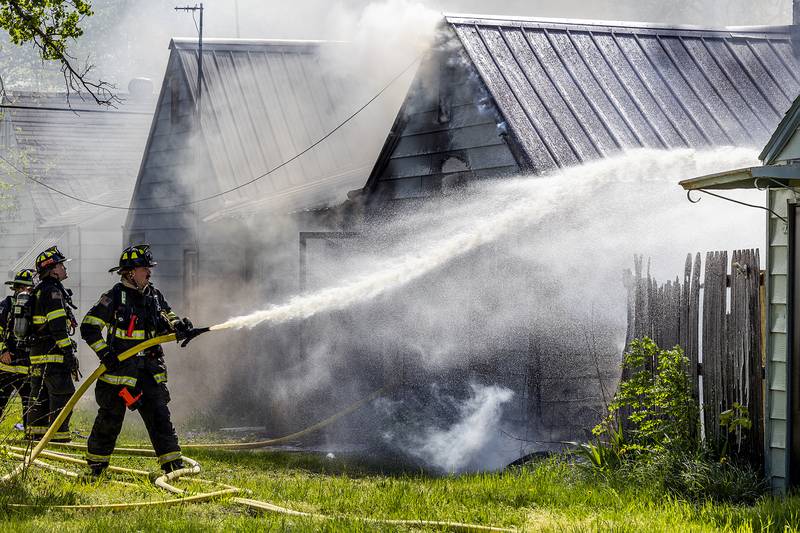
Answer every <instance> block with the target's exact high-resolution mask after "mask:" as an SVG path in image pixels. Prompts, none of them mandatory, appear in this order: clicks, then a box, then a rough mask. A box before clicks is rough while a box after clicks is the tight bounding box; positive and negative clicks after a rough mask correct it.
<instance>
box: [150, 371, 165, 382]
mask: <svg viewBox="0 0 800 533" xmlns="http://www.w3.org/2000/svg"><path fill="white" fill-rule="evenodd" d="M153 379H154V380H156V383H164V382H165V381H167V373H166V372H160V373H158V374H153Z"/></svg>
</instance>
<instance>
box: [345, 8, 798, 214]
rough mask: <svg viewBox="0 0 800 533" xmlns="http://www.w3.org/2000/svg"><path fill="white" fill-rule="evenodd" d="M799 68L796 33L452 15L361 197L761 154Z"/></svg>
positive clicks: (375, 201) (390, 198) (389, 199)
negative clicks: (560, 171)
mask: <svg viewBox="0 0 800 533" xmlns="http://www.w3.org/2000/svg"><path fill="white" fill-rule="evenodd" d="M797 68H798V61H797V57H796V55H795V52H794V49H793V46H792V41H791V27H790V26H780V27H758V28H718V29H714V28H700V27H689V26H678V27H675V26H664V25H657V24H639V23H627V22H601V21H580V20H554V19H538V18H527V17H488V16H472V15H446V16H445V17H444V20H443V21H442V25H441V32H440V38H439V42H438V43H437V44H436V45H435V46H434V47H433V49H432V50H431V52H430V53H429V54H428V56H427V57H426V58H425V60H424V62H423V63H422V65H421V66H420V68H419V70H418V74H417V78H416V80H415V81H414V83H413V84H412V87H411V89H410V91H409V93H408V95H407V97H406V99H405V101H404V103H403V106H402V108H401V110H400V113H399V114H398V115H397V118H396V120H395V123H394V125H393V126H392V129H391V131H390V132H389V135H388V137H387V139H386V142H385V144H384V146H383V149H382V150H381V153H380V156H379V157H378V161H377V163H376V165H375V166H374V167H373V168H372V172H371V173H370V177H369V180H368V181H367V183H366V186H365V187H364V188H363V190H362V192H361V195H362V198H364V199H365V200H366V201H367V203H368V204H370V205H373V206H376V207H377V208H378V209H386V208H387V206H388V205H391V204H393V203H396V201H400V202H402V201H404V200H409V199H413V198H423V197H429V196H434V195H436V194H439V193H445V194H446V193H447V191H448V190H449V189H450V188H452V187H454V186H457V185H458V184H459V183H463V182H464V181H468V180H472V179H481V178H492V177H496V176H504V175H510V174H518V173H521V172H523V173H534V174H540V173H544V172H547V171H549V170H553V169H556V168H561V167H565V166H570V165H578V164H581V163H584V162H587V161H590V160H592V159H597V158H602V157H607V156H609V155H612V154H615V153H618V152H620V151H622V150H627V149H631V148H640V147H646V148H661V149H672V148H684V147H691V148H702V147H706V146H717V145H736V146H750V145H753V146H761V145H763V143H764V142H765V141H766V140H767V138H768V137H769V135H770V133H771V132H772V130H773V129H774V127H775V125H777V124H778V122H779V121H780V119H781V117H782V115H783V111H784V110H785V109H786V108H787V107H788V106H789V104H790V103H791V100H792V99H793V98H794V96H795V95H796V94H797V90H798V89H799V88H800V85H798V83H799V82H798V79H799V78H798V75H797Z"/></svg>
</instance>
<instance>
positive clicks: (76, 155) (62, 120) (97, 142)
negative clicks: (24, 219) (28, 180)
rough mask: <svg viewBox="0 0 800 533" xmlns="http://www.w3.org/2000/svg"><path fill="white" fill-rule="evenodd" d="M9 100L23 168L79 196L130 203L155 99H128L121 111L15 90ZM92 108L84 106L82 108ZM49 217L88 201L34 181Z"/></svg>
mask: <svg viewBox="0 0 800 533" xmlns="http://www.w3.org/2000/svg"><path fill="white" fill-rule="evenodd" d="M4 103H6V104H9V105H12V106H18V107H11V108H8V109H6V110H5V111H6V113H7V115H8V117H9V119H10V121H11V122H12V124H13V128H14V134H15V137H16V143H17V146H16V149H17V151H18V153H17V156H18V157H17V159H19V160H22V161H24V167H25V168H24V170H26V171H27V172H28V173H30V174H31V175H33V176H34V177H36V178H38V179H41V180H42V181H44V182H46V183H47V184H48V185H50V186H52V187H54V188H56V189H59V190H61V191H64V192H66V193H68V194H71V195H73V196H76V197H78V198H82V199H87V200H97V199H98V198H100V197H101V196H102V197H103V198H104V199H106V200H108V201H109V202H108V203H111V204H114V205H120V206H127V205H128V204H129V202H130V198H131V191H132V190H133V186H134V184H135V181H136V174H137V171H138V170H139V164H140V162H141V158H142V151H143V149H144V144H145V141H146V139H147V132H148V129H149V126H150V121H151V120H152V108H153V104H154V102H153V101H151V100H147V101H144V102H142V101H135V100H133V99H127V100H124V101H123V103H121V104H120V105H119V106H118V110H113V109H109V110H102V111H101V110H98V109H94V108H89V105H88V104H81V103H80V102H76V101H75V99H74V98H73V101H72V105H73V108H74V109H75V110H74V111H71V110H70V107H69V104H68V103H67V101H66V99H65V97H64V95H58V94H56V95H54V94H35V93H15V94H11V95H9V96H7V98H6V100H5V101H4ZM84 107H85V108H89V109H87V110H85V111H83V110H82V108H84ZM31 196H32V198H33V202H34V208H35V209H36V212H37V214H38V216H39V217H40V218H41V219H42V220H44V221H47V220H50V219H54V218H58V217H59V216H60V215H63V214H65V213H68V212H75V211H76V210H80V209H81V208H85V207H86V205H85V204H82V203H80V202H78V201H76V200H72V199H70V198H67V197H65V196H63V195H60V194H58V193H56V192H54V191H52V190H49V189H46V188H44V187H41V186H38V185H32V186H31Z"/></svg>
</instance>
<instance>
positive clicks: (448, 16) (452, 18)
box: [443, 13, 792, 34]
mask: <svg viewBox="0 0 800 533" xmlns="http://www.w3.org/2000/svg"><path fill="white" fill-rule="evenodd" d="M443 17H444V20H445V21H446V22H447V23H449V24H455V23H459V22H466V21H468V20H475V21H492V22H497V23H501V22H507V23H520V22H522V23H525V22H527V23H530V24H552V25H564V26H567V25H569V26H597V27H600V28H609V29H610V28H628V29H643V30H671V31H707V32H722V33H783V34H785V33H788V32H789V30H790V29H791V28H792V26H791V25H790V24H785V25H777V26H768V25H763V26H701V25H692V24H667V23H656V22H641V21H620V20H598V19H573V18H553V17H533V16H530V17H529V16H515V15H480V14H471V13H443Z"/></svg>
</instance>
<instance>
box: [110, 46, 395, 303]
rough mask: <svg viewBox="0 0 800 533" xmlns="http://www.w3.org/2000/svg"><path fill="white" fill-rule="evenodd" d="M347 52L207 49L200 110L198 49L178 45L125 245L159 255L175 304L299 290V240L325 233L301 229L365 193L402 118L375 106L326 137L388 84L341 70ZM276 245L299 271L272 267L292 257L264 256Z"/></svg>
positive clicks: (162, 280)
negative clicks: (235, 293)
mask: <svg viewBox="0 0 800 533" xmlns="http://www.w3.org/2000/svg"><path fill="white" fill-rule="evenodd" d="M346 52H347V49H346V45H345V44H343V43H327V42H320V41H282V40H246V39H232V40H226V39H206V40H204V42H203V91H202V93H201V94H202V96H201V98H200V105H199V106H198V105H197V81H196V80H197V66H198V65H197V58H198V55H197V43H196V41H194V40H191V41H190V40H183V39H173V40H172V41H171V42H170V57H169V61H168V64H167V69H166V72H165V75H164V81H163V83H162V86H161V91H160V94H159V96H158V103H157V106H156V111H155V115H154V117H153V123H152V127H151V130H150V134H149V137H148V140H147V144H146V147H145V151H144V157H143V159H142V165H141V169H140V171H139V175H138V177H137V180H136V187H135V190H134V193H133V197H132V200H131V204H130V207H131V211H130V213H129V215H128V218H127V220H126V222H125V239H126V241H127V242H131V243H132V242H148V243H150V244H151V245H152V246H153V252H154V254H155V256H156V257H157V258H158V262H159V268H158V270H157V273H156V277H157V280H158V283H159V286H161V287H163V288H164V289H165V292H166V293H167V294H170V295H171V298H170V299H171V301H172V302H173V303H174V304H175V305H177V306H179V307H182V308H183V309H184V310H187V311H188V310H190V309H192V308H194V310H196V309H197V308H198V307H200V305H199V303H198V302H195V304H193V305H190V304H191V303H192V302H191V298H190V297H189V295H190V294H192V292H193V291H196V289H197V288H198V287H199V286H201V285H204V286H205V287H209V286H210V285H214V286H219V285H220V284H221V283H225V282H233V283H229V284H228V287H238V286H240V285H241V284H242V283H241V282H242V281H249V280H251V279H253V278H258V279H261V280H263V281H264V283H263V284H262V286H263V285H267V284H268V283H269V282H270V280H272V279H275V278H277V277H283V278H286V277H293V278H294V279H297V252H296V250H297V231H298V230H302V229H314V228H315V227H316V226H315V223H314V222H313V220H312V221H311V222H309V224H308V225H304V223H302V222H296V220H297V219H303V218H304V217H306V215H307V214H308V213H313V212H309V211H307V209H308V208H320V207H321V208H324V207H325V206H328V205H330V204H333V203H339V202H341V201H342V200H344V199H345V198H346V193H347V191H348V190H350V189H353V188H355V187H357V186H359V185H361V184H363V182H364V181H365V179H366V176H367V175H368V173H369V169H370V168H371V165H372V163H373V162H374V158H375V154H376V153H377V151H378V149H379V148H380V139H381V136H380V134H378V133H377V132H378V131H384V132H385V131H386V130H385V128H386V127H387V126H386V125H384V123H390V121H391V116H392V115H393V114H394V113H395V112H396V107H392V106H391V105H390V106H389V107H390V108H391V111H390V114H387V113H385V111H383V110H382V108H381V107H380V106H378V107H375V106H373V108H370V109H368V110H366V111H365V112H364V113H362V114H360V116H359V117H357V119H356V120H353V121H351V122H349V123H348V124H347V125H346V126H344V127H342V128H341V129H340V130H339V131H337V132H336V133H335V134H332V135H329V136H327V137H325V136H326V135H328V134H330V133H331V130H333V129H334V128H335V127H336V126H338V125H340V124H341V123H342V122H343V121H344V120H345V118H346V117H347V116H349V115H350V114H351V113H352V112H353V111H354V109H357V108H358V107H359V106H360V105H362V104H363V103H364V101H366V100H367V98H368V97H369V96H372V95H373V93H372V92H371V91H372V85H374V83H377V82H383V81H384V80H370V79H366V80H365V79H355V78H354V77H352V76H349V75H347V74H346V73H343V72H339V71H337V68H336V61H337V60H341V58H342V57H343V54H346ZM368 92H369V94H368V95H367V93H368ZM382 114H383V115H385V117H383V118H381V117H382ZM323 137H325V140H324V142H321V143H319V144H318V145H317V146H315V147H313V148H311V147H312V146H313V145H314V144H315V143H317V142H318V141H319V140H320V139H322V138H323ZM299 154H302V155H301V156H299V157H298V155H299ZM287 162H288V163H287ZM284 163H286V164H284ZM323 211H324V209H323ZM288 213H295V214H296V215H295V216H290V217H289V218H288V221H287V219H282V218H281V217H282V216H283V215H285V214H288ZM310 218H311V219H315V218H316V217H315V216H313V215H312V216H311V217H310ZM297 224H299V225H297ZM273 233H275V235H273ZM277 234H280V235H277ZM268 241H269V242H273V243H282V245H285V246H286V247H288V248H287V249H290V250H291V255H292V256H293V257H292V261H290V263H291V266H285V261H279V262H277V263H276V262H275V261H274V260H273V258H274V257H275V256H279V255H284V254H283V253H281V252H278V251H277V247H278V246H279V244H274V246H275V249H270V250H265V249H264V245H263V243H264V242H268ZM287 253H288V252H287ZM278 263H280V264H278ZM281 265H283V266H281ZM281 268H284V269H288V270H286V275H285V276H279V275H277V274H276V269H277V270H278V271H280V272H283V271H282V270H280V269H281ZM267 272H268V273H269V274H270V275H269V276H267V275H266V274H265V273H267ZM232 290H234V289H232ZM250 290H251V292H252V289H250ZM276 290H278V289H276ZM291 290H296V285H294V286H292V287H291ZM269 294H270V295H273V294H274V292H270V293H269Z"/></svg>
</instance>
